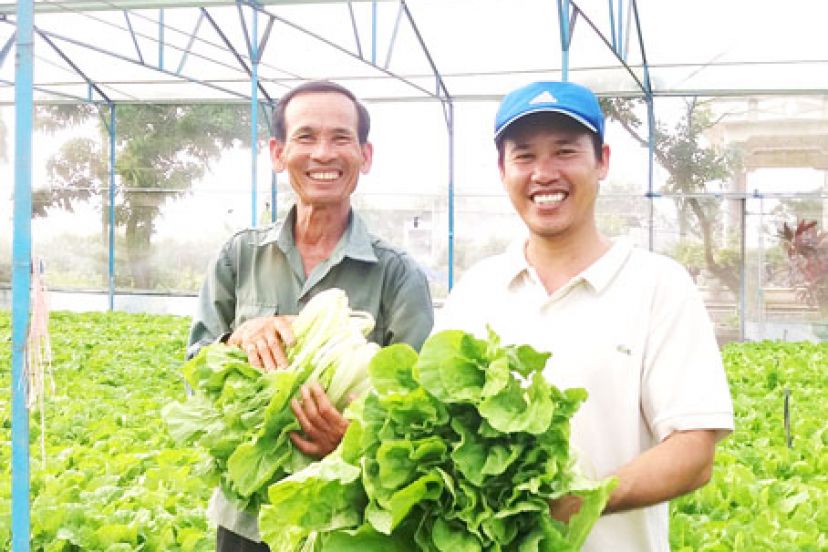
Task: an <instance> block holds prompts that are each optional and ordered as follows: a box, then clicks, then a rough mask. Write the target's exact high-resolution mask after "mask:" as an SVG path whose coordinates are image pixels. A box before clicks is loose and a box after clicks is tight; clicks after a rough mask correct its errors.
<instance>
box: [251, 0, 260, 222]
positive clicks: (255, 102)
mask: <svg viewBox="0 0 828 552" xmlns="http://www.w3.org/2000/svg"><path fill="white" fill-rule="evenodd" d="M252 12H253V17H252V21H251V25H250V27H251V34H252V35H253V36H252V39H251V40H250V57H251V60H250V65H251V74H250V152H251V153H250V157H251V160H250V161H251V164H250V206H251V209H250V220H251V226H256V166H257V164H258V163H257V162H258V158H259V133H258V126H259V120H258V119H259V117H258V115H259V29H258V20H259V18H258V15H259V12H258V10H255V9H254V10H252Z"/></svg>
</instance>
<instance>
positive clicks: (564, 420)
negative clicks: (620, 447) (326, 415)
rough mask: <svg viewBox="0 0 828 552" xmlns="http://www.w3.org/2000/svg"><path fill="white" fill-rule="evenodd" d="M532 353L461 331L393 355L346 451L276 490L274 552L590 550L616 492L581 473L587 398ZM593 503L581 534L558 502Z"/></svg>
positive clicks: (396, 348)
mask: <svg viewBox="0 0 828 552" xmlns="http://www.w3.org/2000/svg"><path fill="white" fill-rule="evenodd" d="M549 356H550V355H549V354H548V353H540V352H537V351H535V350H534V349H532V348H531V347H529V346H525V345H523V346H501V344H500V339H499V337H498V336H497V335H496V334H494V332H492V331H491V330H490V331H489V335H488V339H487V340H479V339H476V338H474V337H473V336H472V335H470V334H467V333H464V332H462V331H457V330H449V331H444V332H441V333H437V334H435V335H433V336H431V337H430V338H429V339H428V340H427V341H426V342H425V344H424V345H423V347H422V350H421V353H420V355H419V356H418V355H417V353H416V352H415V351H414V350H413V349H411V348H410V347H408V346H407V345H401V344H398V345H392V346H390V347H386V348H384V349H382V350H381V351H380V352H379V353H378V354H377V355H376V356H375V357H374V359H373V360H372V362H371V364H370V366H369V373H370V377H371V383H372V385H373V387H374V389H375V391H376V392H375V393H370V394H368V395H367V396H366V397H365V398H364V400H361V401H358V402H356V403H354V404H352V405H351V407H349V409H348V411H347V415H348V417H349V418H350V420H351V423H350V426H349V428H348V431H347V432H346V434H345V438H344V440H343V442H342V444H341V445H340V447H339V448H338V449H337V450H336V451H334V453H332V454H331V455H329V456H328V457H327V458H325V459H324V460H322V461H321V462H318V463H315V464H312V465H311V466H309V467H308V468H306V469H304V470H302V471H300V472H297V473H294V474H293V475H292V476H290V477H287V478H285V479H283V480H281V481H279V482H277V483H276V484H274V485H272V486H271V487H270V489H269V499H270V505H268V506H264V507H263V508H262V509H261V511H260V515H259V529H260V531H261V533H262V536H263V539H264V540H265V541H266V542H267V543H268V544H269V545H270V548H271V549H272V550H280V551H294V550H302V551H307V552H310V551H313V552H319V551H325V552H344V551H356V550H359V551H360V552H373V551H377V552H380V551H382V552H385V551H400V552H403V551H415V550H420V551H441V552H442V551H451V552H481V551H484V550H485V551H504V552H505V551H515V552H534V551H547V550H549V551H551V550H555V551H569V550H578V549H579V548H580V546H581V545H582V544H583V541H584V540H585V539H586V536H587V534H588V532H589V530H590V529H591V528H592V526H593V525H594V523H595V521H596V520H597V519H598V517H599V516H600V514H601V511H602V510H603V508H604V506H605V504H606V501H607V499H608V497H609V493H610V491H611V490H612V488H613V487H614V485H615V480H614V479H612V478H610V479H607V480H605V481H601V482H593V481H588V480H586V479H584V478H583V477H581V476H579V475H578V473H577V472H576V470H575V468H574V458H573V456H572V455H571V454H570V449H569V420H570V418H571V417H572V415H573V414H574V413H575V411H576V410H577V409H578V407H579V406H580V404H581V402H582V401H584V400H585V399H586V391H585V390H583V389H568V390H566V391H560V390H559V389H557V388H556V387H554V386H552V385H551V384H549V383H548V382H547V381H546V379H545V378H544V377H543V375H542V370H543V368H544V366H545V364H546V361H547V359H548V358H549ZM567 494H574V495H579V496H581V497H583V505H582V507H581V510H580V512H579V513H578V514H577V515H576V516H574V517H573V518H572V519H571V520H570V522H569V523H568V524H563V523H561V522H559V521H557V520H554V519H552V517H551V516H550V514H549V501H550V500H554V499H557V498H560V497H562V496H564V495H567Z"/></svg>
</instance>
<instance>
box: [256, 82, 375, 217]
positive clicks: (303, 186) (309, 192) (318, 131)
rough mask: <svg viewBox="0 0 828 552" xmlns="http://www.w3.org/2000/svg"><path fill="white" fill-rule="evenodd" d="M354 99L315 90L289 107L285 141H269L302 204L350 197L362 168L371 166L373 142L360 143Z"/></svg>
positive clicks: (342, 200)
mask: <svg viewBox="0 0 828 552" xmlns="http://www.w3.org/2000/svg"><path fill="white" fill-rule="evenodd" d="M357 128H358V117H357V109H356V106H355V105H354V102H352V101H351V100H350V98H348V97H347V96H344V95H342V94H339V93H336V92H310V93H305V94H299V95H297V96H295V97H294V98H292V99H291V100H290V102H289V103H288V105H287V106H286V108H285V130H286V133H285V134H286V136H285V141H284V142H280V141H278V140H275V139H271V141H270V152H271V160H272V162H273V168H274V170H275V171H277V172H281V171H284V170H286V171H287V172H288V176H289V178H290V184H291V186H292V187H293V189H294V191H295V192H296V195H297V196H298V200H299V202H300V203H301V204H304V205H310V206H316V207H322V206H328V205H331V204H337V205H341V204H343V203H345V204H347V203H349V198H350V195H351V194H352V193H353V191H354V189H355V188H356V185H357V181H358V180H359V175H360V173H363V174H364V173H367V172H368V170H369V169H370V168H371V157H372V153H373V152H372V147H371V144H370V143H365V144H360V143H359V138H358V135H357Z"/></svg>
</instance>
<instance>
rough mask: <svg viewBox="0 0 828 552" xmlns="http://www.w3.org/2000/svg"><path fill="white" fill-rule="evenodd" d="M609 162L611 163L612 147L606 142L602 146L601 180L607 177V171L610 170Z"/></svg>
mask: <svg viewBox="0 0 828 552" xmlns="http://www.w3.org/2000/svg"><path fill="white" fill-rule="evenodd" d="M609 164H610V147H609V145H608V144H604V145H603V146H601V161H600V171H601V172H600V176H599V180H603V179H605V178H606V177H607V173H608V172H609Z"/></svg>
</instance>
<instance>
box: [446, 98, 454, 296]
mask: <svg viewBox="0 0 828 552" xmlns="http://www.w3.org/2000/svg"><path fill="white" fill-rule="evenodd" d="M447 113H448V164H449V174H448V177H449V182H448V193H449V197H448V223H449V231H448V288H449V290H451V288H452V286H453V285H454V104H453V103H452V102H451V100H448V105H447Z"/></svg>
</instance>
